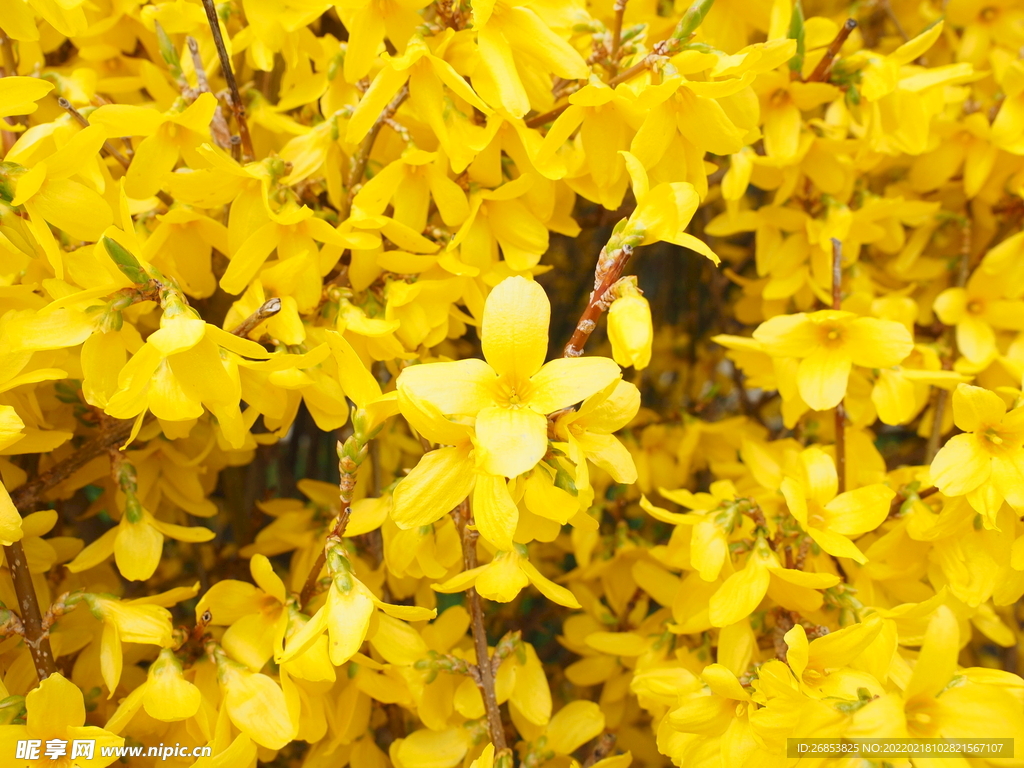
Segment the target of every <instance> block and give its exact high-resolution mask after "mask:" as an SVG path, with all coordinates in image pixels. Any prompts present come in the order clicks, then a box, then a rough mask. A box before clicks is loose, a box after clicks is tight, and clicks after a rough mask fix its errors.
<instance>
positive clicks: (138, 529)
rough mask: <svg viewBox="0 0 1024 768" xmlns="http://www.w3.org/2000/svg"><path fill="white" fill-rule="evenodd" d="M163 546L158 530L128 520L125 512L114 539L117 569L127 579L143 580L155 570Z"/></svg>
mask: <svg viewBox="0 0 1024 768" xmlns="http://www.w3.org/2000/svg"><path fill="white" fill-rule="evenodd" d="M211 533H212V531H211ZM163 546H164V537H163V534H162V533H160V531H158V530H156V528H154V527H153V526H151V525H150V524H149V523H147V522H145V520H140V521H138V522H135V523H133V522H130V521H129V520H128V515H127V514H126V515H125V516H124V517H123V518H122V519H121V524H120V526H118V534H117V538H116V539H115V540H114V560H115V562H117V570H119V571H120V572H121V575H122V576H124V577H125V578H126V579H128V580H129V581H145V580H146V579H148V578H149V577H150V576H152V575H153V574H154V573H155V572H156V567H157V565H159V563H160V555H161V553H162V552H163Z"/></svg>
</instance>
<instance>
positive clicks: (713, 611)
mask: <svg viewBox="0 0 1024 768" xmlns="http://www.w3.org/2000/svg"><path fill="white" fill-rule="evenodd" d="M770 581H771V575H770V574H769V573H768V571H767V569H765V568H764V567H763V566H761V565H760V563H759V562H756V561H755V555H751V558H750V560H749V561H748V563H747V565H746V567H744V568H743V569H742V570H740V571H737V572H736V573H734V574H732V576H730V577H729V578H728V579H726V580H725V582H724V583H723V584H722V586H721V587H719V589H718V591H717V592H715V594H714V596H712V598H711V602H710V604H709V611H708V616H709V618H710V620H711V624H712V625H713V626H716V627H726V626H728V625H730V624H735V623H736V622H737V621H739V620H740V619H745V618H746V617H747V616H749V615H750V614H751V613H753V612H754V609H755V608H757V605H758V603H760V602H761V601H762V600H763V599H764V596H765V594H766V593H767V591H768V583H769V582H770Z"/></svg>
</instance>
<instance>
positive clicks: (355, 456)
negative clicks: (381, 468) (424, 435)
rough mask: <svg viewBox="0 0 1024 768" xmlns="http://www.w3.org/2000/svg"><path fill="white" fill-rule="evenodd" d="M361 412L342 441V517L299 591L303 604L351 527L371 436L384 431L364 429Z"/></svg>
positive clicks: (335, 524)
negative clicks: (335, 546)
mask: <svg viewBox="0 0 1024 768" xmlns="http://www.w3.org/2000/svg"><path fill="white" fill-rule="evenodd" d="M361 414H362V412H361V411H357V412H356V414H355V415H353V417H352V425H353V432H352V434H351V435H350V436H349V437H348V439H347V440H345V442H344V443H342V442H341V441H340V440H339V441H338V471H339V474H340V475H341V479H340V480H339V481H338V490H339V496H340V498H341V511H340V512H339V513H338V518H337V520H336V521H335V523H334V526H333V527H332V528H331V531H330V533H328V534H327V540H326V541H325V542H324V546H323V547H321V548H320V554H319V555H317V558H316V562H315V563H313V567H312V568H311V569H310V571H309V575H308V576H307V577H306V583H305V584H303V586H302V592H301V593H300V594H299V605H301V606H305V605H306V604H307V603H308V602H309V601H310V600H311V599H312V598H313V596H314V595H315V594H316V591H317V587H318V586H319V583H320V571H322V570H323V568H324V566H325V565H326V564H327V547H328V546H330V545H331V544H332V543H333V542H340V541H341V540H342V538H343V537H344V536H345V529H346V528H347V527H348V520H349V517H350V515H351V514H352V496H353V495H354V494H355V490H356V476H357V473H358V472H359V467H360V466H361V465H362V463H363V462H364V461H366V457H367V456H368V455H369V445H368V444H369V442H370V440H371V439H373V437H374V436H376V435H377V433H378V432H379V431H380V427H377V429H375V430H373V431H372V432H370V433H369V434H366V433H364V432H363V431H361V430H360V424H361V419H363V418H365V416H363V415H361Z"/></svg>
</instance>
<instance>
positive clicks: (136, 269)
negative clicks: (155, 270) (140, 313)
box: [103, 237, 149, 285]
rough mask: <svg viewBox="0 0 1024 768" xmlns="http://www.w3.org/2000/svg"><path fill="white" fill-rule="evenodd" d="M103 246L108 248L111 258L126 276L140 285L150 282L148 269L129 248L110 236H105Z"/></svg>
mask: <svg viewBox="0 0 1024 768" xmlns="http://www.w3.org/2000/svg"><path fill="white" fill-rule="evenodd" d="M103 247H104V248H106V249H107V253H108V254H109V255H110V258H111V259H112V260H113V262H114V263H115V264H116V265H117V268H118V269H119V270H121V273H122V274H123V275H124V276H125V277H127V278H128V279H129V280H131V281H132V282H133V283H137V284H139V285H141V284H143V283H148V282H149V275H148V274H146V270H145V269H143V268H142V264H140V263H139V260H138V259H136V258H135V257H134V256H133V255H132V254H131V253H130V252H129V251H128V249H126V248H125V247H124V246H122V245H121V244H120V243H117V242H115V241H113V240H111V239H110V238H109V237H104V238H103Z"/></svg>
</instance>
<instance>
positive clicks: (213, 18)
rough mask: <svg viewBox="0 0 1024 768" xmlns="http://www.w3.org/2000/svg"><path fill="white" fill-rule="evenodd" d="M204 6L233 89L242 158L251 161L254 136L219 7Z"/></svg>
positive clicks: (205, 1)
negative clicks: (218, 16) (220, 18)
mask: <svg viewBox="0 0 1024 768" xmlns="http://www.w3.org/2000/svg"><path fill="white" fill-rule="evenodd" d="M203 8H204V9H205V10H206V20H207V21H208V22H209V23H210V31H211V32H213V42H214V43H215V44H216V46H217V55H218V56H219V57H220V68H221V71H222V74H223V75H224V79H225V80H226V81H227V84H228V89H229V90H230V91H231V111H232V112H234V114H235V122H236V123H237V124H238V135H239V137H240V139H241V148H242V160H243V161H244V162H251V161H253V160H255V159H256V154H255V153H254V152H253V149H252V137H251V136H250V135H249V123H247V122H246V119H245V104H244V102H243V101H242V96H241V94H240V93H239V92H238V83H237V82H235V71H234V70H233V69H232V68H231V57H230V56H228V49H227V46H225V45H224V37H223V35H221V33H220V20H219V19H218V18H217V8H216V6H215V5H214V3H213V0H203Z"/></svg>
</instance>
